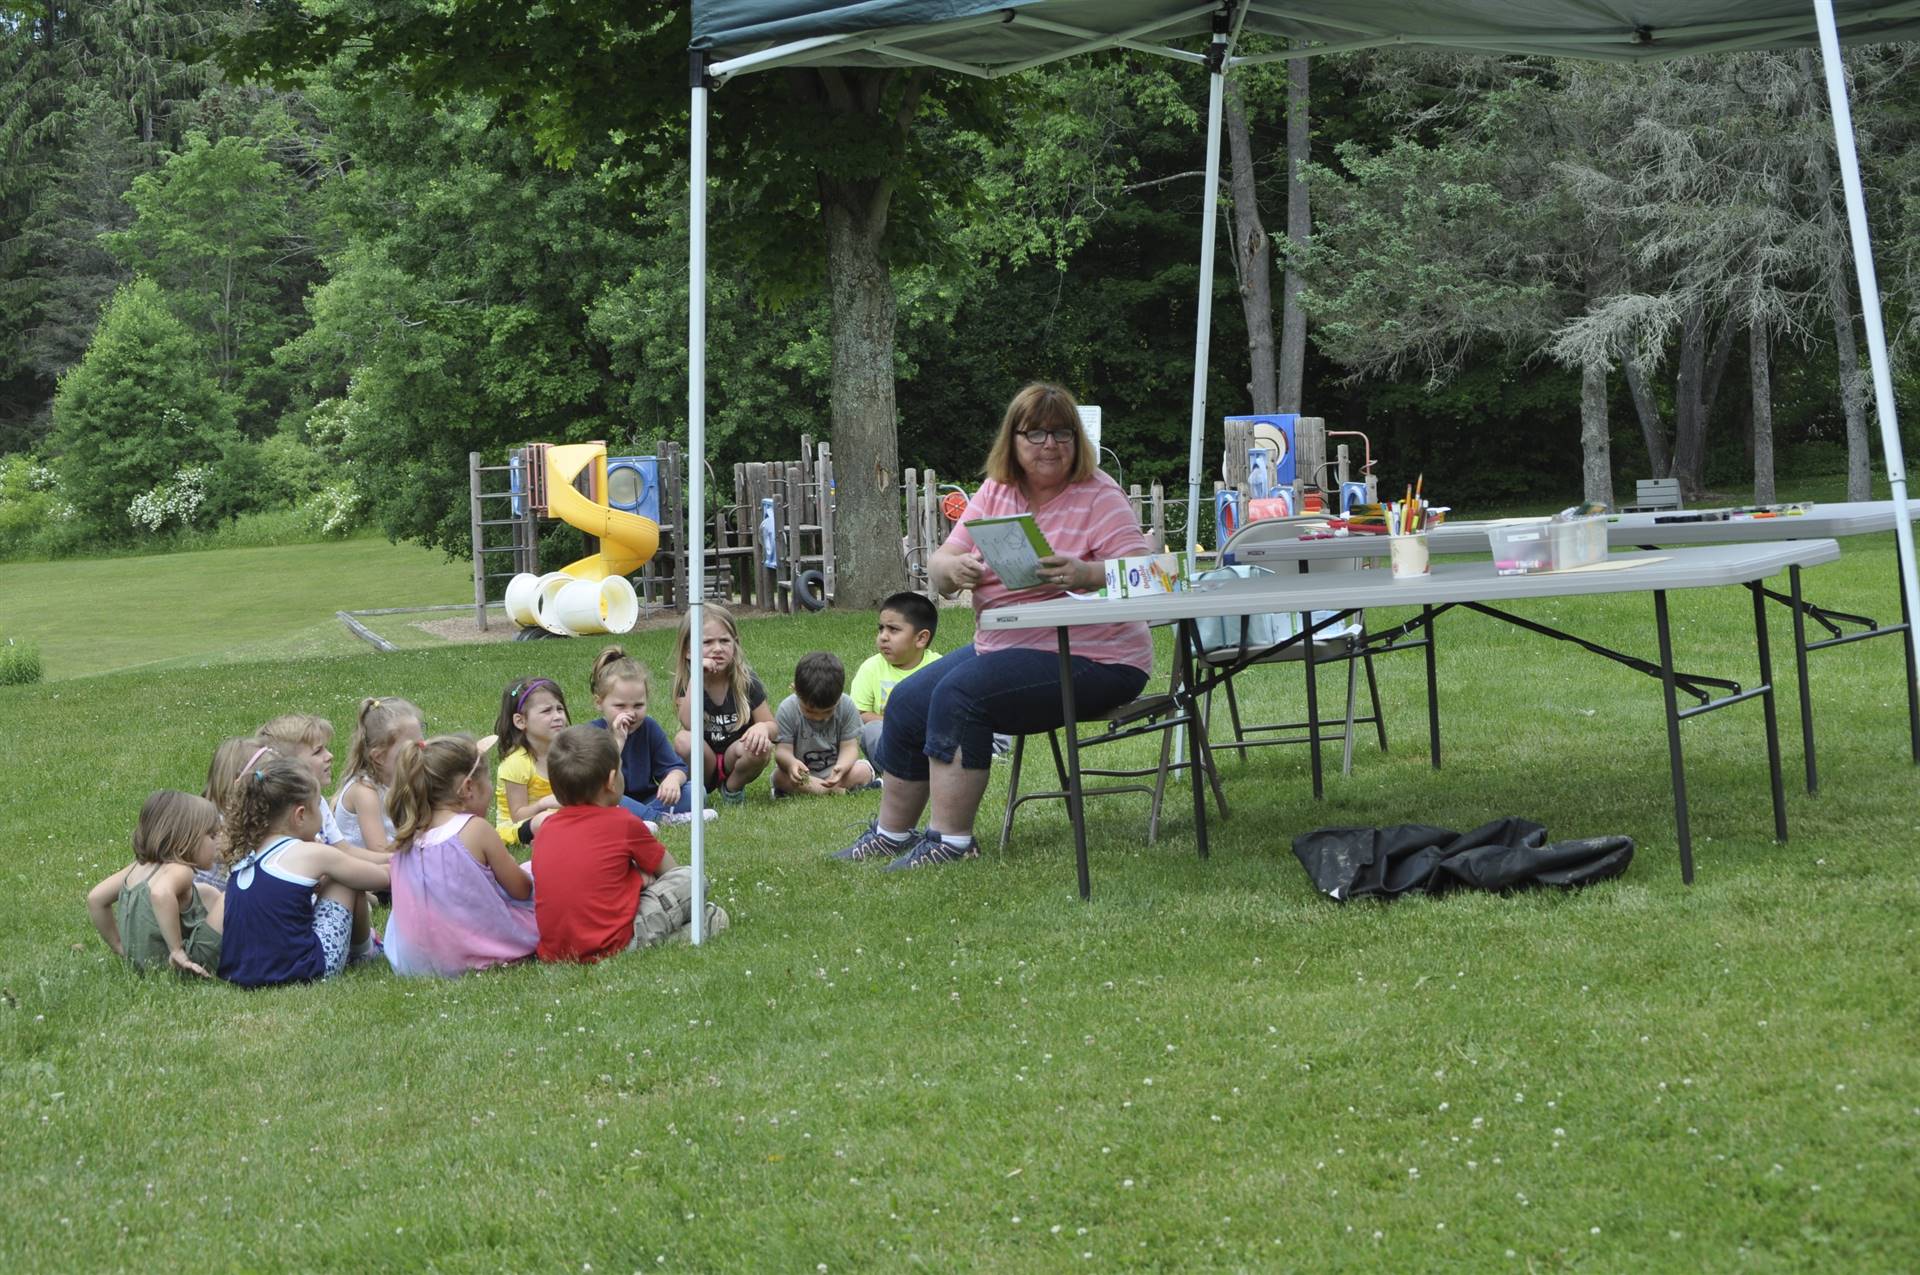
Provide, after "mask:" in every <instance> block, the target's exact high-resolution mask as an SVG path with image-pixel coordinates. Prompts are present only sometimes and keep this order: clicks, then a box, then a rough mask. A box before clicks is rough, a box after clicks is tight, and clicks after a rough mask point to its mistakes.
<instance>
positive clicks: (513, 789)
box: [506, 779, 560, 823]
mask: <svg viewBox="0 0 1920 1275" xmlns="http://www.w3.org/2000/svg"><path fill="white" fill-rule="evenodd" d="M506 788H507V813H508V814H510V815H512V816H513V821H514V822H515V823H525V822H526V821H527V820H529V819H531V818H533V817H534V816H535V815H537V814H539V813H540V812H541V811H542V810H558V809H559V808H560V800H559V798H557V797H555V796H554V795H553V794H552V793H548V794H547V795H546V796H544V797H542V798H540V800H538V801H531V800H529V799H528V797H527V786H526V785H525V784H516V783H514V782H513V781H512V780H511V779H509V780H507V782H506Z"/></svg>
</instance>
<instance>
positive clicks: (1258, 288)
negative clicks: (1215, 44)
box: [1226, 80, 1297, 412]
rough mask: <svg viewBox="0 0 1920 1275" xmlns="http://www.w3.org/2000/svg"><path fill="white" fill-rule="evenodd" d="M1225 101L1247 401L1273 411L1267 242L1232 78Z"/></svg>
mask: <svg viewBox="0 0 1920 1275" xmlns="http://www.w3.org/2000/svg"><path fill="white" fill-rule="evenodd" d="M1226 107H1227V150H1228V153H1229V155H1230V157H1231V159H1232V161H1233V174H1232V182H1231V187H1232V191H1233V257H1234V263H1235V265H1237V266H1238V267H1239V270H1238V272H1237V273H1238V274H1239V276H1240V308H1241V310H1242V311H1243V312H1244V313H1245V314H1246V318H1247V355H1248V359H1249V361H1250V363H1251V370H1252V379H1251V381H1250V382H1249V383H1248V386H1247V391H1248V401H1249V402H1250V403H1251V404H1252V405H1253V410H1254V411H1256V412H1275V411H1278V410H1279V407H1278V406H1277V400H1276V397H1275V395H1276V393H1277V390H1276V387H1275V383H1274V366H1273V266H1272V257H1273V248H1272V245H1271V244H1270V243H1269V242H1268V240H1267V228H1266V226H1265V225H1264V224H1263V223H1262V222H1261V220H1260V195H1259V190H1258V188H1257V187H1256V185H1255V184H1254V173H1253V141H1252V138H1251V137H1250V136H1249V135H1248V131H1247V112H1246V110H1245V108H1244V107H1243V105H1242V103H1241V101H1240V85H1239V82H1238V81H1236V80H1228V81H1227V102H1226ZM1296 397H1297V396H1296Z"/></svg>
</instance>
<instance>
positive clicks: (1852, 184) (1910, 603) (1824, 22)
mask: <svg viewBox="0 0 1920 1275" xmlns="http://www.w3.org/2000/svg"><path fill="white" fill-rule="evenodd" d="M1813 14H1814V18H1815V19H1816V21H1818V23H1819V25H1820V59H1821V61H1822V62H1823V63H1825V65H1826V72H1827V101H1828V103H1829V105H1830V106H1831V108H1832V111H1833V142H1834V150H1835V151H1837V152H1838V153H1839V156H1840V179H1841V183H1842V185H1843V186H1844V187H1845V188H1846V192H1847V230H1848V233H1849V234H1850V235H1851V237H1852V240H1853V268H1854V272H1855V274H1857V275H1858V276H1859V279H1860V317H1861V318H1862V319H1864V320H1865V321H1866V325H1867V353H1868V356H1869V358H1870V359H1871V360H1872V363H1873V402H1874V408H1875V410H1876V412H1877V414H1878V415H1879V417H1880V445H1881V448H1882V450H1883V451H1884V452H1885V453H1886V460H1887V485H1888V486H1889V487H1891V488H1892V494H1893V535H1894V541H1895V543H1896V544H1897V545H1898V546H1899V550H1900V587H1901V589H1902V590H1903V591H1904V593H1905V595H1906V603H1907V615H1908V616H1909V617H1910V618H1911V620H1912V621H1913V622H1914V623H1915V624H1920V580H1916V578H1915V573H1914V557H1913V524H1912V523H1911V522H1909V521H1907V461H1906V457H1905V456H1904V455H1903V454H1902V453H1901V449H1900V422H1899V418H1898V417H1897V416H1896V415H1895V412H1894V404H1893V374H1892V372H1891V370H1890V369H1889V366H1888V362H1887V332H1886V328H1885V326H1884V325H1883V324H1882V322H1881V319H1880V284H1879V281H1878V280H1877V279H1876V278H1875V277H1874V270H1873V241H1872V240H1871V239H1870V238H1868V234H1867V198H1866V195H1865V193H1864V192H1863V191H1862V189H1861V186H1860V155H1859V153H1858V152H1857V151H1856V150H1855V149H1854V144H1853V108H1852V106H1851V105H1850V104H1849V103H1848V101H1847V79H1846V67H1845V65H1844V64H1843V63H1842V62H1841V60H1840V33H1839V29H1838V28H1837V27H1836V25H1835V24H1834V20H1833V0H1813ZM1906 640H1907V641H1909V642H1912V641H1913V640H1914V634H1913V633H1911V632H1909V633H1908V634H1907V637H1906Z"/></svg>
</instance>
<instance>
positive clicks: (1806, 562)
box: [979, 540, 1840, 899]
mask: <svg viewBox="0 0 1920 1275" xmlns="http://www.w3.org/2000/svg"><path fill="white" fill-rule="evenodd" d="M1306 543H1308V544H1317V543H1328V542H1314V541H1309V542H1306ZM1345 551H1346V553H1347V555H1349V556H1351V555H1352V553H1353V547H1352V545H1351V544H1348V545H1347V546H1346V550H1345ZM1839 556H1840V547H1839V545H1837V544H1836V543H1835V542H1834V541H1832V540H1792V541H1785V542H1780V543H1774V544H1750V545H1714V546H1706V547H1698V548H1680V549H1670V550H1665V551H1663V552H1662V553H1659V554H1647V553H1615V554H1612V555H1610V556H1609V558H1608V559H1607V565H1606V566H1605V567H1604V568H1600V569H1594V568H1589V569H1586V570H1580V571H1556V572H1545V573H1538V574H1534V575H1522V576H1501V575H1497V574H1495V573H1494V569H1493V563H1492V561H1491V560H1484V561H1479V562H1442V563H1436V564H1435V565H1434V568H1433V572H1432V574H1431V575H1428V576H1425V577H1422V578H1419V579H1415V580H1394V579H1392V578H1391V577H1390V576H1389V574H1388V573H1387V572H1385V571H1343V572H1319V573H1314V574H1303V575H1274V576H1263V577H1256V578H1253V579H1244V580H1243V579H1236V580H1228V581H1218V582H1208V583H1206V584H1202V585H1200V586H1198V587H1196V588H1194V589H1192V590H1189V591H1187V592H1184V593H1174V594H1165V595H1161V596H1158V597H1149V598H1128V599H1089V600H1080V599H1071V598H1068V599H1059V600H1056V601H1049V602H1033V603H1014V604H1011V605H1008V606H1003V607H999V608H995V609H992V610H988V611H985V612H983V613H982V614H981V615H980V617H979V627H980V628H982V629H1035V628H1051V629H1053V630H1054V631H1055V633H1056V636H1057V641H1058V647H1059V652H1060V672H1061V677H1060V698H1061V708H1062V712H1063V715H1064V717H1065V719H1066V720H1065V727H1064V733H1065V736H1066V743H1067V790H1068V794H1067V804H1068V809H1069V811H1070V813H1071V816H1072V820H1073V840H1074V856H1075V860H1076V866H1077V868H1078V872H1079V879H1080V897H1081V898H1083V899H1086V898H1090V897H1091V894H1092V884H1091V881H1090V877H1089V872H1088V866H1087V830H1086V820H1085V815H1084V811H1083V809H1082V801H1081V783H1080V750H1079V744H1078V735H1077V731H1076V725H1077V722H1076V713H1075V708H1074V701H1073V679H1072V676H1071V670H1072V664H1071V658H1072V637H1071V630H1072V626H1074V625H1077V624H1096V623H1102V624H1105V623H1114V622H1116V621H1141V622H1145V623H1149V624H1151V623H1168V624H1173V625H1176V626H1177V634H1178V636H1177V640H1176V642H1175V655H1174V658H1175V659H1176V660H1178V661H1179V662H1180V667H1181V673H1182V676H1181V687H1182V690H1181V693H1182V694H1184V695H1186V696H1189V697H1195V698H1197V697H1198V696H1200V695H1203V694H1205V693H1206V692H1207V691H1208V690H1209V689H1211V688H1212V687H1214V686H1217V685H1219V684H1220V683H1221V682H1222V681H1224V680H1225V679H1227V678H1230V677H1233V676H1235V675H1237V674H1238V673H1239V672H1240V671H1241V670H1242V669H1244V668H1246V667H1248V666H1249V665H1251V664H1253V663H1254V662H1256V661H1258V660H1259V659H1260V658H1261V657H1262V656H1264V655H1268V654H1271V653H1272V652H1273V651H1277V650H1281V649H1283V648H1285V647H1287V646H1289V645H1291V644H1293V643H1296V642H1299V641H1301V640H1302V635H1304V634H1306V633H1309V632H1311V631H1312V620H1311V618H1310V616H1311V613H1312V612H1316V611H1318V612H1322V613H1325V612H1333V613H1335V615H1336V617H1339V618H1344V617H1345V616H1347V615H1350V614H1352V613H1353V612H1355V611H1360V610H1364V609H1366V608H1369V607H1388V606H1403V607H1404V606H1417V607H1419V608H1420V609H1421V614H1420V617H1419V618H1418V619H1416V620H1414V621H1411V622H1410V623H1409V625H1407V626H1403V627H1404V628H1406V629H1409V630H1411V629H1413V628H1425V629H1426V631H1427V634H1426V636H1427V698H1428V715H1429V721H1430V723H1431V725H1432V731H1433V742H1434V744H1435V748H1434V751H1433V757H1432V760H1433V764H1434V765H1435V766H1438V765H1439V762H1440V757H1439V751H1438V747H1437V744H1438V722H1439V719H1438V714H1437V711H1436V709H1435V704H1436V701H1437V695H1438V686H1437V679H1436V677H1435V672H1434V656H1433V630H1432V626H1433V622H1434V621H1435V620H1436V619H1437V618H1438V617H1439V616H1440V615H1441V614H1442V613H1443V612H1445V611H1447V610H1449V609H1451V608H1453V607H1456V606H1458V607H1464V608H1466V609H1468V610H1472V611H1477V612H1480V613H1482V614H1485V615H1489V616H1493V617H1494V618H1497V619H1501V620H1505V621H1507V622H1509V623H1513V624H1518V625H1520V626H1521V627H1523V628H1528V629H1533V630H1535V631H1542V632H1546V633H1548V634H1549V635H1550V636H1553V637H1557V638H1562V639H1565V640H1569V641H1573V642H1575V643H1577V644H1578V645H1580V646H1582V647H1584V648H1586V649H1588V650H1591V651H1594V652H1596V653H1598V654H1601V655H1604V656H1606V657H1607V658H1609V659H1613V660H1616V661H1618V662H1622V663H1627V664H1630V665H1632V666H1634V667H1637V668H1640V669H1641V670H1642V671H1644V672H1648V673H1652V674H1656V675H1657V676H1658V677H1659V678H1660V681H1661V685H1662V690H1663V692H1664V702H1665V706H1666V723H1667V759H1668V766H1669V769H1670V772H1671V775H1672V780H1673V798H1674V827H1675V832H1676V834H1677V838H1678V842H1679V846H1680V873H1681V878H1682V879H1683V880H1684V881H1686V882H1688V883H1689V884H1691V883H1692V881H1693V840H1692V832H1691V828H1690V824H1689V819H1688V812H1687V786H1686V767H1685V762H1684V758H1683V756H1682V753H1681V748H1680V723H1681V722H1683V721H1685V720H1687V719H1688V718H1692V717H1697V716H1699V715H1701V714H1703V713H1708V712H1712V711H1713V710H1715V709H1719V708H1725V707H1728V706H1730V705H1733V704H1738V703H1742V702H1744V701H1747V700H1751V699H1756V698H1758V699H1760V700H1761V701H1762V705H1763V708H1764V710H1765V720H1766V742H1767V764H1768V769H1769V772H1770V776H1771V779H1772V789H1773V819H1774V835H1775V836H1776V837H1777V838H1778V839H1780V840H1783V841H1784V840H1785V839H1786V836H1787V813H1786V795H1785V791H1784V787H1783V785H1782V781H1781V772H1780V737H1779V728H1778V722H1777V717H1776V713H1775V707H1774V694H1773V661H1772V655H1771V652H1770V650H1769V647H1768V642H1767V626H1766V615H1765V610H1764V607H1765V597H1766V595H1765V592H1764V590H1763V588H1762V586H1761V583H1760V582H1761V581H1762V580H1764V579H1766V578H1767V577H1769V576H1773V575H1777V574H1779V573H1780V572H1782V571H1787V570H1791V569H1793V568H1796V567H1807V566H1817V565H1819V564H1820V563H1824V562H1831V561H1833V560H1834V559H1836V558H1838V557H1839ZM1628 563H1631V564H1632V565H1626V564H1628ZM1727 585H1744V586H1745V587H1746V588H1747V589H1748V591H1749V592H1750V593H1751V594H1752V596H1753V621H1754V642H1755V646H1756V649H1757V654H1758V656H1759V661H1760V681H1759V684H1758V685H1755V686H1752V687H1747V688H1744V689H1743V688H1742V687H1740V686H1739V685H1738V684H1736V683H1733V682H1728V681H1722V680H1717V679H1709V678H1703V677H1699V676H1694V675H1684V674H1678V673H1676V671H1675V669H1674V663H1673V637H1672V631H1671V626H1670V625H1669V624H1668V619H1667V594H1668V593H1669V592H1670V591H1672V590H1676V589H1702V588H1715V587H1723V586H1727ZM1602 593H1651V594H1653V612H1654V627H1655V632H1656V635H1657V638H1658V643H1659V650H1660V659H1659V662H1658V664H1657V665H1656V664H1651V663H1648V662H1646V661H1641V660H1636V659H1634V658H1633V657H1631V656H1625V655H1622V654H1620V653H1619V652H1616V651H1610V650H1607V649H1606V648H1604V647H1600V646H1598V645H1596V644H1592V643H1589V642H1587V641H1585V640H1584V639H1581V638H1577V637H1574V636H1573V635H1571V634H1565V633H1559V632H1557V631H1552V630H1545V629H1543V628H1542V626H1538V625H1535V624H1533V623H1532V622H1530V621H1527V620H1524V619H1522V618H1520V617H1518V616H1514V615H1511V614H1509V613H1507V612H1505V611H1501V610H1499V609H1498V608H1497V607H1496V606H1495V605H1493V604H1495V603H1499V602H1511V601H1520V600H1524V599H1529V598H1556V597H1573V596H1581V595H1586V594H1602ZM1271 611H1290V612H1297V613H1299V614H1300V615H1301V625H1300V632H1299V633H1297V634H1295V635H1294V636H1293V637H1291V638H1289V639H1287V641H1285V642H1281V643H1277V644H1275V645H1274V646H1272V647H1269V648H1265V649H1262V650H1253V651H1248V652H1246V653H1245V655H1244V658H1242V659H1241V660H1238V661H1236V662H1234V663H1232V664H1229V665H1224V666H1204V667H1203V665H1202V662H1201V661H1200V660H1199V659H1198V658H1197V653H1198V650H1199V644H1198V641H1197V633H1196V621H1198V620H1200V619H1203V618H1206V617H1209V616H1226V615H1246V614H1257V613H1260V612H1271ZM1683 682H1686V683H1690V684H1692V685H1693V686H1694V688H1695V694H1696V697H1697V698H1699V699H1700V700H1701V702H1700V703H1698V704H1695V705H1692V706H1690V707H1687V708H1685V709H1682V708H1681V707H1680V704H1679V698H1678V695H1679V689H1680V686H1681V684H1682V683H1683ZM1308 685H1309V688H1311V686H1312V679H1311V678H1309V679H1308ZM1708 686H1711V687H1715V688H1719V689H1722V690H1724V691H1725V693H1724V694H1721V695H1718V696H1715V695H1712V694H1711V693H1708V692H1705V691H1703V690H1701V689H1700V688H1703V687H1708ZM1309 693H1310V695H1311V689H1310V692H1309ZM1188 707H1191V705H1188ZM1311 712H1312V709H1311V705H1310V714H1311ZM1187 729H1188V732H1189V736H1190V738H1189V741H1188V742H1189V751H1190V753H1191V754H1192V755H1193V756H1201V755H1202V753H1201V741H1200V738H1199V732H1200V730H1201V729H1202V726H1201V723H1200V719H1199V715H1198V714H1197V713H1191V712H1190V713H1189V714H1188V725H1187ZM1309 752H1310V753H1311V755H1312V764H1313V767H1314V770H1315V774H1316V779H1317V777H1318V769H1319V764H1320V758H1319V749H1318V748H1312V749H1310V750H1309ZM1316 787H1317V784H1316ZM1193 817H1194V832H1195V837H1196V839H1197V841H1198V844H1199V851H1200V854H1201V855H1202V856H1205V855H1206V853H1207V826H1206V818H1207V815H1206V790H1205V785H1203V784H1200V783H1195V784H1194V785H1193Z"/></svg>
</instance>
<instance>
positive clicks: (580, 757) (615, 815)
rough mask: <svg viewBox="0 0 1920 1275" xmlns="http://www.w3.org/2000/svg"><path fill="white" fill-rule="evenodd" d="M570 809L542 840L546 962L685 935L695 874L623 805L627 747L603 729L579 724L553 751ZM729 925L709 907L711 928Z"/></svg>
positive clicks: (550, 763)
mask: <svg viewBox="0 0 1920 1275" xmlns="http://www.w3.org/2000/svg"><path fill="white" fill-rule="evenodd" d="M547 777H548V778H549V780H551V782H552V784H553V795H554V796H555V797H557V798H559V800H560V809H558V810H556V811H554V812H553V814H552V815H551V816H550V817H548V819H547V821H546V822H545V823H544V824H542V825H541V827H540V835H539V836H538V837H536V838H535V839H534V843H533V877H534V880H535V881H537V882H538V883H539V888H538V889H536V890H535V891H534V895H533V909H534V915H535V918H536V919H537V921H538V922H539V930H540V944H539V947H538V949H537V950H538V954H539V957H540V959H541V960H543V961H585V962H593V961H598V960H601V959H602V958H604V957H607V956H611V955H613V954H614V953H615V952H620V951H633V950H635V949H637V948H642V947H648V946H650V945H652V944H654V943H658V942H660V941H661V940H662V939H665V938H668V937H669V936H672V935H676V934H678V933H680V932H682V931H683V930H684V929H685V927H686V926H687V924H688V922H689V921H691V919H692V916H693V870H692V869H690V868H684V867H681V866H679V865H678V864H676V863H675V862H674V861H673V857H672V856H671V855H669V854H668V853H667V851H666V848H665V847H664V846H662V845H661V844H660V842H659V840H658V839H657V838H656V837H655V836H654V835H653V833H651V832H650V831H648V830H647V825H646V823H645V822H644V821H643V820H641V819H640V818H639V817H638V816H636V815H632V814H629V813H628V812H627V811H625V810H622V809H620V795H621V790H622V789H623V788H624V787H625V783H624V781H623V779H622V777H621V774H620V750H619V749H617V748H615V747H614V746H613V736H611V735H609V734H608V733H607V732H606V731H604V730H601V729H600V728H599V727H597V726H570V727H568V728H567V729H566V730H563V731H561V732H560V733H559V735H558V736H556V737H555V739H554V741H553V746H552V747H551V748H550V749H548V750H547ZM726 928H727V914H726V913H725V912H724V911H722V910H721V909H720V908H719V907H718V906H716V905H715V904H712V903H709V904H707V911H706V932H707V933H708V934H718V933H720V931H722V930H724V929H726Z"/></svg>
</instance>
